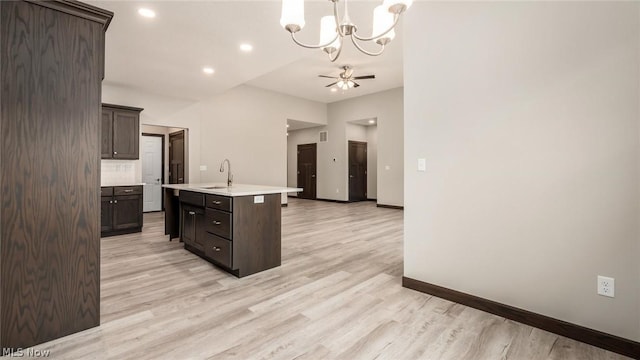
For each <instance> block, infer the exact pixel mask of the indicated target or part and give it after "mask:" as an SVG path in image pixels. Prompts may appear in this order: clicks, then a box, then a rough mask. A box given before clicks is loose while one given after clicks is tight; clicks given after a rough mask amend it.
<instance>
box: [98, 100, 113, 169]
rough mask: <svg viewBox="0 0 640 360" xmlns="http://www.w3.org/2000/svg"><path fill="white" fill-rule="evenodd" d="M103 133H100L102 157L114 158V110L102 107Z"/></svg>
mask: <svg viewBox="0 0 640 360" xmlns="http://www.w3.org/2000/svg"><path fill="white" fill-rule="evenodd" d="M101 129H102V130H101V131H102V134H101V135H100V138H101V139H100V141H101V144H102V145H101V148H102V155H101V158H102V159H111V158H113V154H112V153H113V111H110V110H107V109H102V126H101Z"/></svg>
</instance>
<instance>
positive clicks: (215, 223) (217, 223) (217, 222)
mask: <svg viewBox="0 0 640 360" xmlns="http://www.w3.org/2000/svg"><path fill="white" fill-rule="evenodd" d="M212 222H213V225H220V224H222V223H221V222H220V221H215V220H213V221H212Z"/></svg>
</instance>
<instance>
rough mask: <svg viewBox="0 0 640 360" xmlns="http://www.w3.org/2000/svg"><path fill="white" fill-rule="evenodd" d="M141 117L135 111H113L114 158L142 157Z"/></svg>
mask: <svg viewBox="0 0 640 360" xmlns="http://www.w3.org/2000/svg"><path fill="white" fill-rule="evenodd" d="M139 132H140V117H139V114H138V113H136V112H133V111H119V110H114V111H113V158H114V159H130V160H133V159H138V158H139V157H140V155H139V154H140V148H139V145H138V144H139V141H140V140H139V138H140V133H139Z"/></svg>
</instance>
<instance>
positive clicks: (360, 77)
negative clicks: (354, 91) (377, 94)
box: [354, 75, 376, 80]
mask: <svg viewBox="0 0 640 360" xmlns="http://www.w3.org/2000/svg"><path fill="white" fill-rule="evenodd" d="M375 78H376V76H375V75H363V76H356V77H354V79H356V80H365V79H375Z"/></svg>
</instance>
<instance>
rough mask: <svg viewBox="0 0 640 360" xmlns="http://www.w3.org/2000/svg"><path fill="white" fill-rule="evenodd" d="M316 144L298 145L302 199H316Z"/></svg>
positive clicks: (299, 184)
mask: <svg viewBox="0 0 640 360" xmlns="http://www.w3.org/2000/svg"><path fill="white" fill-rule="evenodd" d="M316 156H317V152H316V144H304V145H298V185H297V186H298V187H299V188H302V189H303V191H302V192H300V193H298V197H299V198H301V199H312V200H315V199H316V182H317V178H316Z"/></svg>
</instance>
